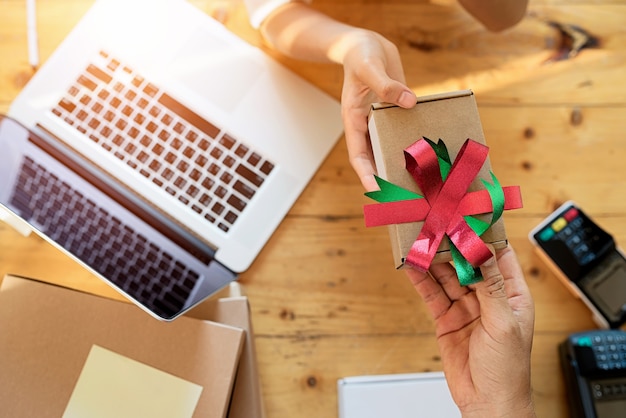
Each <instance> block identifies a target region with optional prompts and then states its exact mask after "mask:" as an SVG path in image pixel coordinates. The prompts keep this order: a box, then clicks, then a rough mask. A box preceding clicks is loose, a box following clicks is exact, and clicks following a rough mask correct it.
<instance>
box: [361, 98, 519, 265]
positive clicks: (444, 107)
mask: <svg viewBox="0 0 626 418" xmlns="http://www.w3.org/2000/svg"><path fill="white" fill-rule="evenodd" d="M368 123H369V133H370V138H371V142H372V149H373V153H374V159H375V162H376V167H377V171H378V177H379V178H380V179H382V181H381V180H380V179H378V181H379V185H380V186H381V189H384V188H385V187H387V188H391V189H393V190H392V191H394V190H395V191H398V190H399V191H401V194H402V193H404V197H401V198H393V199H391V200H395V199H398V200H401V201H400V202H396V201H394V202H388V201H387V203H379V204H373V205H367V206H366V207H365V215H366V217H365V218H366V225H368V226H378V225H388V228H389V233H390V236H391V246H392V252H393V258H394V262H395V266H396V268H401V267H403V266H404V265H405V263H407V257H408V256H409V253H410V251H414V252H415V251H416V252H420V251H424V252H428V251H429V250H428V248H427V247H428V246H429V245H431V246H432V243H433V242H436V241H437V239H434V235H438V236H439V238H440V239H441V240H440V241H439V243H438V245H437V246H436V251H435V249H434V248H433V249H432V254H431V256H432V257H431V258H430V260H429V261H428V263H430V262H432V263H437V262H445V261H450V260H452V259H453V256H454V254H451V253H453V252H454V251H455V250H456V249H457V248H458V249H459V250H461V252H463V254H464V255H468V254H469V255H468V258H469V259H470V260H471V261H473V262H472V263H471V264H472V265H474V264H476V263H479V262H480V261H483V262H484V261H485V257H487V258H488V257H489V255H488V254H487V253H485V252H484V250H485V249H486V248H487V247H486V246H485V245H484V244H483V243H489V244H491V245H492V246H493V247H495V249H501V248H504V247H506V245H507V237H506V232H505V229H504V223H503V221H502V218H501V216H500V215H501V213H499V214H498V216H497V218H498V219H497V220H496V219H495V218H496V217H495V216H494V209H493V208H494V207H496V206H497V205H496V203H495V202H493V201H492V200H493V199H494V196H495V195H498V193H500V195H501V198H502V202H504V201H505V200H506V204H505V205H504V207H502V206H503V205H502V204H501V205H500V207H499V210H500V212H501V211H502V210H503V209H514V208H516V207H520V206H521V197H520V196H519V189H518V188H516V187H512V188H511V187H505V188H501V187H500V186H499V183H498V182H497V179H496V178H495V176H493V175H492V173H491V164H490V162H489V158H488V155H487V152H488V151H487V150H488V148H487V147H486V141H485V136H484V134H483V130H482V126H481V122H480V117H479V114H478V108H477V106H476V101H475V98H474V94H473V92H472V91H471V90H464V91H457V92H449V93H443V94H437V95H432V96H425V97H420V98H418V102H417V105H416V106H415V107H414V108H412V109H403V108H400V107H398V106H394V105H390V104H386V103H377V104H374V105H372V108H371V111H370V115H369V122H368ZM446 153H447V156H446ZM411 154H414V155H411ZM459 154H462V155H459ZM478 154H480V155H482V157H479V158H473V157H472V156H476V155H478ZM460 157H462V158H460ZM446 158H448V159H449V161H448V162H449V164H448V163H446V162H445V160H446ZM472 158H473V159H472ZM429 159H430V160H429ZM433 159H434V160H433ZM457 160H458V161H457ZM425 161H430V162H431V163H432V162H433V161H435V162H437V161H438V162H437V164H438V166H437V167H436V175H435V174H434V171H433V170H435V167H434V165H433V164H430V168H428V167H424V165H428V164H429V163H427V162H425ZM443 166H447V168H446V167H443ZM455 166H456V168H455ZM448 170H450V171H449V173H448ZM453 171H456V173H455V174H452V172H453ZM419 176H422V178H421V179H418V180H419V181H416V178H418V177H419ZM429 176H430V177H429ZM436 177H437V178H436ZM420 182H421V184H422V186H423V187H420V186H419V183H420ZM494 182H495V184H496V186H493V183H494ZM490 185H491V186H493V187H492V188H491V189H492V190H494V189H497V190H496V192H494V193H495V195H494V194H492V190H487V189H489V186H490ZM455 188H456V189H458V190H454V189H455ZM422 189H426V190H422ZM461 189H462V190H461ZM402 191H404V192H402ZM502 191H504V194H502V193H501V192H502ZM407 192H410V193H409V194H408V197H407ZM473 192H480V193H473ZM377 193H380V192H374V193H366V195H368V196H370V197H372V198H374V199H375V200H377V201H379V202H384V200H385V199H384V198H380V199H379V198H377V197H376V194H377ZM504 195H506V196H504ZM411 196H412V197H411ZM505 197H506V199H505ZM490 198H491V199H490ZM412 199H413V200H414V201H413V202H408V203H407V202H406V201H407V200H408V201H411V200H412ZM446 200H447V202H446ZM468 201H472V202H473V203H471V204H469V203H468ZM502 202H501V203H502ZM407 204H408V205H409V206H406V205H407ZM474 204H478V206H481V205H482V206H481V208H482V209H476V208H475V207H474V206H472V205H474ZM410 205H413V207H410ZM416 205H417V206H416ZM468 205H469V206H471V207H469V206H468ZM418 206H419V207H418ZM451 208H452V209H451ZM457 209H458V211H457V212H458V214H460V215H461V216H462V218H460V219H462V221H461V220H459V217H456V218H454V216H453V214H452V212H454V210H457ZM496 210H498V209H496ZM437 211H438V212H440V213H434V212H437ZM477 212H480V213H477ZM466 215H472V217H473V218H476V219H479V220H482V221H483V222H485V223H486V225H487V226H485V228H488V229H486V230H483V231H479V233H472V234H470V233H467V231H466V230H467V225H466V222H465V220H467V216H466ZM368 218H369V219H368ZM420 218H421V219H420ZM429 218H430V220H429ZM415 219H420V220H415ZM469 221H473V220H469ZM492 221H495V222H492ZM455 222H456V223H457V224H458V225H457V226H458V227H459V228H460V229H459V228H457V227H455V226H454V225H453V224H454V223H455ZM469 223H472V222H469ZM425 224H426V225H427V226H425ZM422 229H428V230H425V231H422ZM463 229H465V232H463V231H461V235H459V234H458V233H459V231H460V230H463ZM474 229H475V230H476V228H474ZM420 232H422V234H420ZM463 233H465V235H463ZM442 235H443V236H442ZM471 235H473V236H471ZM478 235H479V236H480V238H478ZM453 236H454V237H456V245H453V246H455V247H456V248H454V249H452V250H451V237H453ZM470 238H471V239H470ZM476 239H478V240H479V241H482V242H479V243H478V242H476ZM412 248H413V250H412ZM426 258H428V257H426ZM410 260H411V259H410V258H409V261H410ZM454 260H455V262H456V261H457V259H456V258H455V259H454ZM409 264H411V265H413V266H415V264H419V263H409ZM417 267H420V268H422V269H426V268H428V267H429V264H428V265H426V264H423V265H418V266H417ZM474 267H476V266H475V265H474Z"/></svg>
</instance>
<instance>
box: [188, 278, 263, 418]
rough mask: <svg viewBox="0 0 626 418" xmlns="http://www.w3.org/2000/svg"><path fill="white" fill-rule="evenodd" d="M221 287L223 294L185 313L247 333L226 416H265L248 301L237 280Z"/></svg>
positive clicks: (258, 417) (259, 417) (245, 417)
mask: <svg viewBox="0 0 626 418" xmlns="http://www.w3.org/2000/svg"><path fill="white" fill-rule="evenodd" d="M224 290H226V292H225V294H223V295H222V297H220V298H217V299H214V298H211V299H208V300H206V301H204V302H202V303H201V304H199V305H198V306H196V307H195V308H193V309H192V310H190V311H189V312H187V313H186V314H185V315H186V316H189V317H192V318H198V319H204V320H208V321H214V322H218V323H220V324H225V325H230V326H233V327H237V328H241V329H243V330H244V331H245V333H246V336H245V339H244V346H243V350H242V353H241V357H240V359H239V366H238V367H237V374H236V377H235V386H234V388H233V394H232V397H231V402H230V407H229V409H228V418H265V409H264V406H263V397H262V393H261V382H260V380H259V373H258V363H257V358H256V347H255V344H254V331H253V328H252V320H251V315H250V303H249V302H248V298H247V297H246V296H244V295H243V292H242V289H241V286H240V285H239V284H238V283H237V282H233V283H231V284H230V286H229V287H228V288H225V289H224Z"/></svg>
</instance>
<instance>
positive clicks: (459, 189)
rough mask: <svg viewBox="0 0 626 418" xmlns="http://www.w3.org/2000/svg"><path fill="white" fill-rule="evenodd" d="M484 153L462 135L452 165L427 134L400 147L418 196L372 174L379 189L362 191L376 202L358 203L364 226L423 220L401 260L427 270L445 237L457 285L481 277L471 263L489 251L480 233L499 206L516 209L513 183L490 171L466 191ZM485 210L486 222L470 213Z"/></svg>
mask: <svg viewBox="0 0 626 418" xmlns="http://www.w3.org/2000/svg"><path fill="white" fill-rule="evenodd" d="M488 151H489V148H488V147H487V146H485V145H482V144H480V143H478V142H476V141H473V140H471V139H468V140H466V141H465V143H464V144H463V146H462V147H461V149H460V150H459V153H458V155H457V157H456V159H455V161H454V163H452V162H451V161H450V156H449V154H448V149H447V148H446V145H445V144H444V143H443V141H442V140H441V139H440V140H439V142H438V143H437V144H435V143H434V142H432V141H431V140H429V139H428V138H422V139H420V140H418V141H416V142H415V143H413V144H412V145H410V146H409V147H407V148H406V149H405V150H404V157H405V161H406V169H407V171H408V172H409V173H410V174H411V177H412V178H413V180H414V181H415V182H416V183H417V185H418V187H419V189H420V190H421V191H422V193H424V196H421V195H419V194H417V193H413V192H412V191H409V190H406V189H403V188H402V187H399V186H397V185H394V184H392V183H389V182H387V181H385V180H383V179H381V178H379V177H376V182H377V183H378V186H379V187H380V190H379V191H375V192H369V193H365V195H366V196H368V197H370V198H372V199H374V200H376V201H377V202H380V203H379V204H372V205H366V206H365V207H364V214H365V225H366V226H367V227H371V226H381V225H390V224H398V223H409V222H419V221H424V224H423V226H422V228H421V230H420V233H419V235H418V237H417V238H416V240H415V242H414V243H413V245H412V246H411V249H410V250H409V253H408V254H407V256H406V259H405V263H407V264H409V265H411V266H412V267H415V268H417V269H419V270H422V271H427V270H428V268H429V267H430V264H431V262H432V260H433V258H434V256H435V254H436V252H437V249H438V248H439V245H440V244H441V241H442V240H443V238H444V235H445V236H447V237H448V238H449V240H450V251H451V253H452V259H453V261H454V266H455V268H456V271H457V275H458V277H459V281H460V283H461V285H468V284H471V283H475V282H477V281H479V280H481V279H482V277H481V275H480V272H479V270H478V269H477V267H478V266H480V265H481V264H483V263H484V262H485V261H487V260H488V259H489V258H490V257H491V256H492V254H491V252H490V251H489V248H487V246H486V245H485V243H484V242H483V241H482V239H480V235H482V234H483V233H484V232H485V231H487V230H488V229H489V227H490V226H491V225H493V224H494V223H495V222H496V221H497V220H498V219H499V218H500V217H501V216H502V212H503V211H504V210H508V209H517V208H521V207H522V199H521V193H520V190H519V187H518V186H508V187H504V188H503V187H502V186H500V183H499V182H498V179H497V178H496V177H495V175H494V174H493V173H490V174H491V181H492V182H491V183H490V182H488V181H487V180H484V179H481V181H482V183H483V184H484V186H485V188H486V189H485V190H480V191H475V192H468V188H469V186H470V184H471V183H472V181H473V180H474V178H475V177H476V175H477V174H478V172H479V171H480V169H481V167H482V166H483V164H484V162H485V160H486V159H487V155H488ZM486 213H492V217H491V221H490V222H485V221H482V220H480V219H478V218H475V217H474V215H479V214H486Z"/></svg>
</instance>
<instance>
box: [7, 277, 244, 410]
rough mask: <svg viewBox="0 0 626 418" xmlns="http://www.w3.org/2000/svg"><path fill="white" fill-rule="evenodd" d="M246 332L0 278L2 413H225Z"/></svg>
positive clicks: (57, 287) (69, 291) (124, 303)
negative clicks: (161, 317)
mask: <svg viewBox="0 0 626 418" xmlns="http://www.w3.org/2000/svg"><path fill="white" fill-rule="evenodd" d="M244 339H245V331H244V330H243V329H240V328H236V327H232V326H228V325H223V324H218V323H215V322H210V321H204V320H199V319H195V318H188V317H181V318H178V319H177V320H176V321H173V322H171V323H170V322H161V321H157V320H155V319H153V318H152V317H150V316H149V315H146V314H145V312H143V311H141V310H140V309H137V307H136V306H134V305H132V304H130V303H127V302H121V301H115V300H111V299H106V298H102V297H99V296H94V295H91V294H87V293H82V292H79V291H75V290H70V289H67V288H64V287H60V286H55V285H50V284H46V283H43V282H38V281H35V280H31V279H24V278H18V277H14V276H5V277H4V279H3V281H2V284H1V287H0V370H2V376H1V377H0V405H2V406H1V407H0V410H2V416H7V417H13V418H20V417H38V418H41V417H54V418H58V417H74V416H90V417H100V416H107V415H108V416H151V417H155V416H163V415H162V414H166V416H168V414H169V416H179V417H203V418H206V417H214V418H224V417H226V414H227V409H228V407H229V404H230V399H231V395H232V389H233V384H234V380H235V375H236V372H237V366H238V363H239V359H240V354H241V352H242V348H243V343H244ZM107 382H109V383H107ZM129 384H130V385H132V386H131V387H130V388H127V391H126V392H123V390H124V386H125V385H129ZM129 391H130V393H131V394H132V397H130V398H128V393H129ZM122 392H123V393H122ZM150 394H151V395H150ZM124 397H127V399H126V401H122V400H120V399H123V398H124ZM103 402H104V403H105V404H104V405H103V404H102V403H103ZM157 406H158V409H157V410H156V411H153V409H154V408H157ZM138 407H139V408H142V409H140V411H142V412H141V413H139V415H138V412H137V408H138ZM168 408H170V409H168ZM107 411H109V412H107ZM113 411H114V412H113ZM131 411H133V412H131ZM167 411H177V412H176V413H175V414H174V415H172V414H170V413H169V412H167Z"/></svg>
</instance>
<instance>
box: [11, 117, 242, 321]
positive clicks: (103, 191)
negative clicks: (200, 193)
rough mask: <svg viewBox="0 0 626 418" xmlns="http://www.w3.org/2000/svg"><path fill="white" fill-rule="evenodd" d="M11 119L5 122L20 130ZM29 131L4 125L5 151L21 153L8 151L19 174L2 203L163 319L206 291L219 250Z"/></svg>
mask: <svg viewBox="0 0 626 418" xmlns="http://www.w3.org/2000/svg"><path fill="white" fill-rule="evenodd" d="M9 121H10V120H9V119H2V120H1V123H2V125H6V124H7V123H11V124H14V125H17V124H16V123H13V122H12V121H10V122H9ZM22 129H23V131H24V134H23V138H16V137H15V135H13V134H11V132H12V133H15V132H16V131H15V130H14V129H10V130H7V129H6V128H5V129H2V128H1V127H0V145H2V146H3V147H4V148H5V149H6V148H7V146H5V144H7V143H8V141H10V142H11V144H10V146H8V148H9V149H10V150H11V151H15V152H8V153H6V158H8V159H10V160H11V161H12V163H9V162H8V161H7V162H6V163H7V165H5V167H6V166H12V168H11V171H12V172H11V173H7V176H6V177H5V178H8V179H11V180H10V181H7V182H5V183H4V184H3V185H2V186H0V187H1V188H2V189H4V190H0V203H1V204H2V205H4V206H5V207H7V208H8V209H10V210H11V211H12V212H14V213H15V214H17V215H18V216H20V217H21V218H22V219H24V220H25V221H27V222H28V223H29V224H30V225H31V226H33V227H34V228H35V229H36V230H37V231H38V232H40V233H41V234H43V235H44V236H45V237H47V238H49V240H51V241H52V242H54V243H55V244H57V245H58V246H60V247H61V248H62V249H64V250H65V251H67V252H69V253H70V254H71V255H72V256H74V257H75V258H76V259H78V260H79V261H81V262H82V263H83V264H84V265H86V266H87V267H89V268H91V269H92V270H93V271H94V272H96V273H97V274H99V275H100V276H102V277H103V278H105V279H106V280H107V281H108V282H110V283H111V284H112V285H113V286H114V287H116V288H118V289H119V290H121V291H122V292H123V293H125V294H127V295H128V296H129V297H130V298H131V299H133V300H134V301H135V302H137V303H138V304H140V305H141V306H142V307H144V308H145V309H147V310H148V311H149V312H151V313H153V314H155V315H157V316H158V317H159V318H161V319H172V318H174V317H175V316H176V315H178V314H179V313H180V312H181V311H183V310H185V309H186V308H188V307H189V306H190V304H192V303H193V301H194V300H196V299H197V297H195V296H196V294H197V293H198V292H202V291H203V290H205V289H206V286H203V285H202V283H201V282H202V281H204V280H208V279H205V276H207V271H208V270H209V269H210V267H209V266H210V265H211V264H213V262H214V259H213V254H214V251H213V249H211V248H210V247H208V246H207V245H205V244H204V243H202V242H201V241H200V240H199V239H196V238H195V237H193V236H192V235H191V234H190V233H188V232H186V231H184V230H182V228H176V226H175V225H171V224H170V222H168V221H167V219H165V218H164V217H163V216H161V215H160V214H159V213H158V212H156V210H155V209H153V208H150V207H149V206H148V205H146V204H145V203H142V202H141V201H139V200H138V198H135V199H133V197H132V194H130V193H129V192H127V191H125V190H124V189H123V188H121V187H119V186H116V185H115V183H114V182H112V181H111V180H110V179H109V180H107V179H106V178H105V177H104V176H103V175H102V174H101V173H98V172H97V171H95V170H90V169H89V168H88V166H87V165H86V163H85V162H79V161H78V160H75V159H73V158H72V156H71V154H70V153H68V152H67V151H69V150H67V149H65V150H64V149H63V148H62V146H60V145H53V144H52V143H51V142H48V141H46V140H44V139H42V138H40V137H38V136H36V135H34V134H32V133H31V132H28V131H26V130H25V129H24V128H22ZM8 136H11V138H8ZM18 136H19V135H18ZM20 141H21V142H22V143H20ZM16 152H19V154H20V155H16ZM2 164H5V162H2ZM5 170H6V168H5ZM229 280H232V277H230V278H229ZM222 281H224V280H220V284H221V285H223V284H225V283H221V282H222ZM226 281H228V279H227V280H226ZM213 290H215V289H213ZM197 296H203V295H197ZM204 296H206V295H204Z"/></svg>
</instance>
